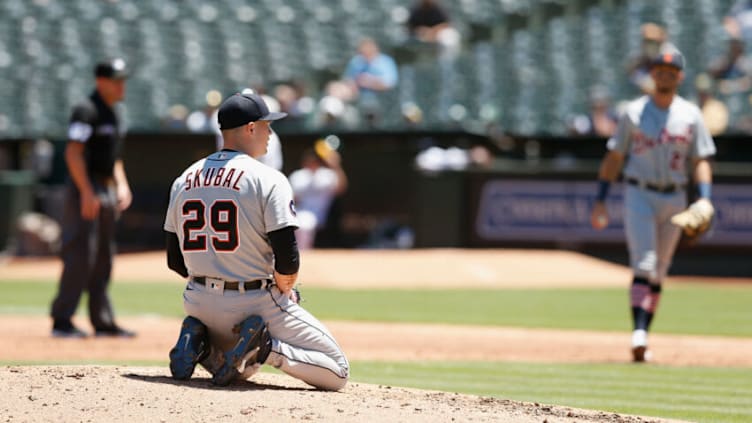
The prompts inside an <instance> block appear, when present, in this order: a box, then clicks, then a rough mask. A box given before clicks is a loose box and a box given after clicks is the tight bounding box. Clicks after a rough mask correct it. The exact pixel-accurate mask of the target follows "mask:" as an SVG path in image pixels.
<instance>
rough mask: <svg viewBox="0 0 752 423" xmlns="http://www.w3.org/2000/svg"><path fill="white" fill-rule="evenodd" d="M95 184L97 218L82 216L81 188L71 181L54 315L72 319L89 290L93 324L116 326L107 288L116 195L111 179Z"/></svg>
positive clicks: (67, 319)
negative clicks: (60, 274)
mask: <svg viewBox="0 0 752 423" xmlns="http://www.w3.org/2000/svg"><path fill="white" fill-rule="evenodd" d="M93 185H94V190H95V192H96V194H97V196H98V197H99V201H100V204H101V205H100V209H99V215H98V216H97V217H96V218H95V219H94V220H84V219H82V218H81V200H80V196H79V192H78V189H77V188H76V186H75V185H74V184H73V183H72V182H69V184H68V187H67V192H66V196H65V211H64V214H63V239H62V248H61V258H62V259H63V274H62V276H61V277H60V284H59V286H58V292H57V296H56V298H55V300H54V301H53V303H52V313H51V314H52V318H53V319H54V320H55V322H70V320H71V318H72V317H73V315H74V314H75V312H76V309H77V308H78V303H79V300H80V299H81V294H82V293H83V291H84V290H86V291H87V292H88V294H89V318H90V319H91V324H92V326H93V327H94V328H95V329H106V328H111V327H112V326H113V325H114V316H113V312H112V305H111V304H110V299H109V296H108V294H107V287H108V285H109V282H110V273H111V271H112V259H113V256H114V255H115V220H116V218H117V196H116V194H115V188H114V184H113V183H112V182H111V181H98V182H94V184H93Z"/></svg>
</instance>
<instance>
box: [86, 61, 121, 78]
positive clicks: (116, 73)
mask: <svg viewBox="0 0 752 423" xmlns="http://www.w3.org/2000/svg"><path fill="white" fill-rule="evenodd" d="M128 74H129V71H128V67H127V66H126V64H125V60H123V59H121V58H116V59H111V60H105V61H103V62H99V63H97V66H96V67H95V68H94V76H96V77H97V78H109V79H126V78H128Z"/></svg>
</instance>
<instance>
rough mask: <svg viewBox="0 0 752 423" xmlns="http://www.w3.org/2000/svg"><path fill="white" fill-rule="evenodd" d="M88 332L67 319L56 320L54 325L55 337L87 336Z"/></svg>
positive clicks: (53, 332)
mask: <svg viewBox="0 0 752 423" xmlns="http://www.w3.org/2000/svg"><path fill="white" fill-rule="evenodd" d="M87 336H89V335H88V334H87V333H86V332H84V331H82V330H81V329H79V328H77V327H75V326H73V323H71V322H70V321H65V320H55V321H54V323H53V325H52V337H53V338H86V337H87Z"/></svg>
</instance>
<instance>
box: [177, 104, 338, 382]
mask: <svg viewBox="0 0 752 423" xmlns="http://www.w3.org/2000/svg"><path fill="white" fill-rule="evenodd" d="M285 116H286V114H285V113H270V112H269V109H268V107H267V106H266V104H265V103H264V101H263V99H262V98H261V97H259V96H258V95H255V94H235V95H234V96H232V97H230V98H228V99H227V100H226V101H225V102H224V103H223V104H222V105H221V106H220V108H219V114H218V120H219V125H220V129H221V130H222V136H223V138H224V149H222V150H220V151H218V152H215V153H213V154H210V155H209V156H207V157H205V158H203V159H201V160H199V161H197V162H195V163H193V164H192V165H190V166H189V167H188V168H187V169H186V170H185V171H184V172H183V174H182V175H180V176H179V177H178V178H177V179H176V180H175V182H174V183H173V185H172V189H171V192H170V202H169V206H168V209H167V215H166V218H165V224H164V229H165V231H166V234H167V236H166V238H167V240H166V242H167V262H168V266H169V267H170V269H172V270H174V271H175V272H177V273H178V274H180V275H181V276H183V277H186V278H188V284H187V286H186V288H185V291H184V293H183V305H184V308H185V311H186V314H187V315H188V317H186V318H185V320H183V325H182V328H181V330H180V335H179V337H178V340H177V343H176V345H175V347H174V348H173V349H172V350H171V351H170V371H171V373H172V376H173V378H175V379H179V380H187V379H189V378H190V377H191V375H192V374H193V371H194V369H195V367H196V364H201V365H202V366H203V367H204V368H206V369H207V370H208V371H209V372H210V373H211V374H212V383H214V384H216V385H220V386H224V385H228V384H230V383H231V382H232V381H234V380H238V379H247V378H249V377H250V376H252V375H253V374H254V373H255V372H256V371H258V369H259V368H260V366H261V365H262V364H269V365H272V366H274V367H276V368H278V369H280V370H282V371H284V372H285V373H287V374H289V375H291V376H293V377H296V378H298V379H300V380H302V381H304V382H306V383H308V384H310V385H312V386H314V387H316V388H319V389H325V390H339V389H342V388H343V387H344V386H345V384H346V383H347V379H348V376H349V364H348V362H347V358H346V357H345V354H344V353H343V352H342V350H341V349H340V347H339V345H337V342H336V341H335V340H334V338H333V337H332V335H331V333H329V331H328V330H327V328H326V327H325V326H324V325H323V324H322V323H321V322H319V321H318V320H317V319H316V318H315V317H313V315H311V314H310V313H309V312H307V311H306V310H304V309H303V308H302V307H301V306H300V305H299V304H298V302H299V297H298V295H297V291H296V290H295V289H294V285H295V280H296V278H297V275H298V269H299V254H298V248H297V244H296V241H295V232H294V231H295V229H296V228H297V218H296V215H295V207H294V203H293V193H292V189H291V187H290V184H289V182H288V181H287V178H285V176H284V175H283V174H282V173H280V172H278V171H277V170H275V169H272V168H271V167H268V166H266V165H264V164H262V163H261V162H259V161H257V160H256V158H257V157H259V156H261V155H263V154H265V153H266V148H267V142H268V139H269V134H270V124H271V122H272V121H274V120H277V119H281V118H283V117H285Z"/></svg>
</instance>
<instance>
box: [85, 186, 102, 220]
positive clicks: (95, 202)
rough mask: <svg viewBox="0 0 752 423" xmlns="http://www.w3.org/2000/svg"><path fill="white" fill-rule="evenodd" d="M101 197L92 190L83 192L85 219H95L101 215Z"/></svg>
mask: <svg viewBox="0 0 752 423" xmlns="http://www.w3.org/2000/svg"><path fill="white" fill-rule="evenodd" d="M99 206H100V202H99V197H97V196H96V194H94V193H93V192H91V191H86V192H82V193H81V217H82V218H83V219H84V220H94V219H96V217H97V216H98V215H99Z"/></svg>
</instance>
